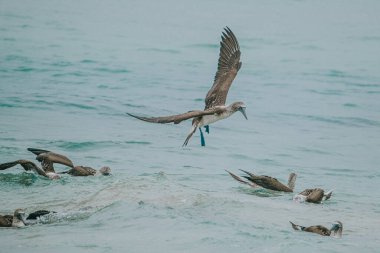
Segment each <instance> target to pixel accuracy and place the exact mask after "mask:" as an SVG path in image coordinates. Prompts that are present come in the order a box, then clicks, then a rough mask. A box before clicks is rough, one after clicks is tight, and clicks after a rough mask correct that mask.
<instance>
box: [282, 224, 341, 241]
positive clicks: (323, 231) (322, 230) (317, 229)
mask: <svg viewBox="0 0 380 253" xmlns="http://www.w3.org/2000/svg"><path fill="white" fill-rule="evenodd" d="M289 222H290V224H291V225H292V227H293V229H294V230H301V231H305V232H310V233H315V234H319V235H323V236H334V237H339V238H340V237H342V232H343V223H342V222H340V221H336V223H335V224H333V225H332V227H331V228H330V229H328V228H326V227H324V226H321V225H314V226H309V227H304V226H300V225H296V224H294V223H293V222H291V221H289Z"/></svg>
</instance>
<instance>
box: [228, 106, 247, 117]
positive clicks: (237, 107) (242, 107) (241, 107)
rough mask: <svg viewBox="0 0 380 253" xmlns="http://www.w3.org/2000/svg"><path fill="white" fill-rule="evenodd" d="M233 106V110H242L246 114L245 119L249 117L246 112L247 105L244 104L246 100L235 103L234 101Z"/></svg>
mask: <svg viewBox="0 0 380 253" xmlns="http://www.w3.org/2000/svg"><path fill="white" fill-rule="evenodd" d="M231 107H232V110H233V111H234V112H237V111H239V112H241V113H242V114H243V116H244V118H245V119H248V118H247V114H245V108H246V107H247V106H246V105H245V104H244V102H235V103H233V104H232V105H231Z"/></svg>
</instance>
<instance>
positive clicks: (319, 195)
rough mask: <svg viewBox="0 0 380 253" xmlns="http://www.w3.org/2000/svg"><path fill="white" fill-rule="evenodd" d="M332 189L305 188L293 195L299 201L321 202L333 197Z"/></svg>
mask: <svg viewBox="0 0 380 253" xmlns="http://www.w3.org/2000/svg"><path fill="white" fill-rule="evenodd" d="M331 195H332V191H328V192H326V193H325V191H324V190H323V189H321V188H314V189H305V190H303V191H302V192H300V193H298V194H297V195H295V196H294V197H293V200H294V201H297V202H304V201H305V202H310V203H315V204H319V203H321V201H322V200H328V199H330V198H331Z"/></svg>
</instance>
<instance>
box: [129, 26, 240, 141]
mask: <svg viewBox="0 0 380 253" xmlns="http://www.w3.org/2000/svg"><path fill="white" fill-rule="evenodd" d="M240 54H241V53H240V46H239V43H238V41H237V39H236V37H235V35H234V34H233V32H232V31H231V29H230V28H228V27H226V28H224V31H223V32H222V40H221V42H220V53H219V61H218V68H217V71H216V74H215V78H214V83H213V85H212V87H211V89H210V90H209V91H208V93H207V95H206V98H205V108H204V110H203V111H202V110H193V111H188V112H185V113H182V114H177V115H172V116H166V117H141V116H136V115H134V114H130V113H127V114H128V115H130V116H132V117H135V118H137V119H139V120H143V121H147V122H151V123H174V124H179V123H181V122H182V121H184V120H188V119H193V122H192V127H191V130H190V133H189V134H188V136H187V138H186V140H185V142H184V143H183V146H186V145H187V144H188V142H189V140H190V138H191V136H193V134H194V133H195V131H196V130H197V128H198V129H199V131H200V135H201V145H202V146H205V145H206V144H205V139H204V135H203V132H202V128H201V127H203V126H204V127H205V129H206V132H207V133H209V131H210V128H209V125H210V124H212V123H215V122H216V121H219V120H222V119H225V118H228V117H230V116H231V115H232V114H234V113H235V112H237V111H240V112H241V113H242V114H243V116H244V117H245V118H246V119H247V115H246V113H245V109H246V105H245V104H244V103H243V102H234V103H232V104H230V105H226V99H227V94H228V90H229V89H230V87H231V85H232V82H233V80H234V79H235V76H236V75H237V73H238V71H239V69H240V67H241V61H240Z"/></svg>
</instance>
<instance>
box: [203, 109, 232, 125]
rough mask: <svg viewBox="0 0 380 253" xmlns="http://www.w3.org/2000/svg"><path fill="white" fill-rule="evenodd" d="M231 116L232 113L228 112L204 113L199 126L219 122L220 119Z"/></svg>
mask: <svg viewBox="0 0 380 253" xmlns="http://www.w3.org/2000/svg"><path fill="white" fill-rule="evenodd" d="M229 116H231V114H230V113H228V112H224V113H221V114H212V115H204V116H203V117H202V119H201V121H200V123H199V127H202V126H207V125H210V124H212V123H215V122H217V121H218V120H222V119H225V118H228V117H229Z"/></svg>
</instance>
